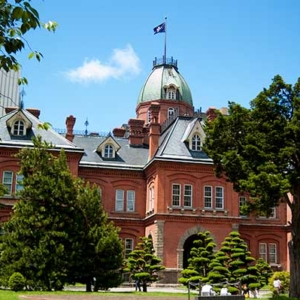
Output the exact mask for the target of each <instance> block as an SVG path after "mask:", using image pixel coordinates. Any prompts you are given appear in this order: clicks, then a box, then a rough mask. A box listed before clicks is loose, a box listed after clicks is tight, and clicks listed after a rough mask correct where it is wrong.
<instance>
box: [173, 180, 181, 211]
mask: <svg viewBox="0 0 300 300" xmlns="http://www.w3.org/2000/svg"><path fill="white" fill-rule="evenodd" d="M175 188H176V190H175ZM177 188H178V189H177ZM180 199H181V185H180V184H178V183H173V184H172V206H173V207H179V206H180ZM177 203H178V204H177Z"/></svg>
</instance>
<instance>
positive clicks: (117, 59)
mask: <svg viewBox="0 0 300 300" xmlns="http://www.w3.org/2000/svg"><path fill="white" fill-rule="evenodd" d="M140 71H141V67H140V59H139V58H138V56H137V55H136V53H135V52H134V50H133V48H132V47H131V45H127V46H126V47H125V48H124V49H114V50H113V53H112V56H111V58H110V59H109V61H108V63H102V62H101V61H100V60H98V59H91V60H89V59H85V60H84V62H83V65H82V66H80V67H78V68H75V69H72V70H69V71H68V72H66V73H65V75H66V77H67V78H68V79H69V80H71V81H72V82H79V83H87V82H102V81H104V80H107V79H110V78H114V79H124V78H127V77H129V76H134V75H137V74H139V73H140Z"/></svg>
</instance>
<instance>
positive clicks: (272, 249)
mask: <svg viewBox="0 0 300 300" xmlns="http://www.w3.org/2000/svg"><path fill="white" fill-rule="evenodd" d="M276 263H277V249H276V244H274V243H270V244H269V264H276Z"/></svg>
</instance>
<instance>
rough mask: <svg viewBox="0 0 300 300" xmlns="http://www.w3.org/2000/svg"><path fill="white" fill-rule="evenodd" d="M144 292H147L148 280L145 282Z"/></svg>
mask: <svg viewBox="0 0 300 300" xmlns="http://www.w3.org/2000/svg"><path fill="white" fill-rule="evenodd" d="M143 292H145V293H147V282H143Z"/></svg>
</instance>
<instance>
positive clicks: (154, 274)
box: [124, 237, 165, 292]
mask: <svg viewBox="0 0 300 300" xmlns="http://www.w3.org/2000/svg"><path fill="white" fill-rule="evenodd" d="M140 240H141V242H139V243H138V244H137V246H136V247H135V249H134V250H133V251H132V252H131V253H130V254H129V256H128V260H127V262H126V266H125V268H124V272H130V273H131V277H132V278H133V279H134V280H139V281H140V282H141V284H142V286H143V292H147V284H148V283H151V282H155V281H157V280H158V279H159V275H158V272H159V271H161V270H164V269H165V267H164V266H162V265H161V264H160V263H161V259H160V258H158V257H157V256H155V255H154V253H155V251H154V249H153V242H152V238H149V237H142V238H140Z"/></svg>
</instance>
